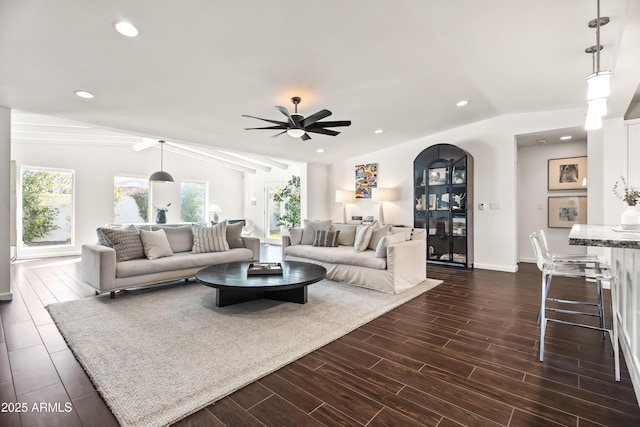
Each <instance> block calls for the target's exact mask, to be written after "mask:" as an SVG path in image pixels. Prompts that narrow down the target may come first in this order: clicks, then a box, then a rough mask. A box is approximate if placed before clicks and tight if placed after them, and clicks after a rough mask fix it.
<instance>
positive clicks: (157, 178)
mask: <svg viewBox="0 0 640 427" xmlns="http://www.w3.org/2000/svg"><path fill="white" fill-rule="evenodd" d="M158 142H159V143H160V170H159V171H157V172H154V173H152V174H151V176H150V177H149V182H157V183H165V182H173V177H172V176H171V174H169V173H168V172H165V171H164V141H158Z"/></svg>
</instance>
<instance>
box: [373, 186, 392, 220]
mask: <svg viewBox="0 0 640 427" xmlns="http://www.w3.org/2000/svg"><path fill="white" fill-rule="evenodd" d="M371 190H372V194H371V200H373V201H374V202H380V212H379V213H378V221H379V222H380V224H384V202H390V201H392V200H395V192H394V190H393V188H382V187H374V188H372V189H371Z"/></svg>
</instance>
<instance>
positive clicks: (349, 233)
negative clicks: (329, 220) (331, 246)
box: [331, 224, 357, 246]
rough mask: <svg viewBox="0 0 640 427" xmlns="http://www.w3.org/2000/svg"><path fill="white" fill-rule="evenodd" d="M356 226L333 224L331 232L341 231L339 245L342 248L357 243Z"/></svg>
mask: <svg viewBox="0 0 640 427" xmlns="http://www.w3.org/2000/svg"><path fill="white" fill-rule="evenodd" d="M356 227H357V226H356V225H355V224H331V230H333V231H339V232H340V235H339V236H338V244H339V245H342V246H353V243H354V242H355V241H356Z"/></svg>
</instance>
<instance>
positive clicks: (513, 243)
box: [328, 109, 584, 271]
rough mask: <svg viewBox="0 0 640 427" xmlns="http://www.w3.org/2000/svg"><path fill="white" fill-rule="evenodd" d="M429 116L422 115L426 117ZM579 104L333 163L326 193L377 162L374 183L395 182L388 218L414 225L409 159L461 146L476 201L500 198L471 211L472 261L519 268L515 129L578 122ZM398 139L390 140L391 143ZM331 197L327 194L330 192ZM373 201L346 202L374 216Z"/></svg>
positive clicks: (337, 213)
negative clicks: (470, 166)
mask: <svg viewBox="0 0 640 427" xmlns="http://www.w3.org/2000/svg"><path fill="white" fill-rule="evenodd" d="M427 119H428V118H425V120H427ZM583 123H584V111H583V109H572V110H561V111H546V112H539V113H527V114H515V115H507V116H500V117H496V118H493V119H489V120H484V121H480V122H477V123H472V124H470V125H466V126H462V127H459V128H455V129H450V130H447V131H444V132H441V133H439V134H434V135H430V136H427V137H424V138H421V139H418V140H415V141H411V142H407V143H405V144H401V145H394V146H392V148H388V149H385V150H380V151H376V152H364V153H363V154H362V155H360V156H358V157H354V158H351V159H347V160H345V161H343V162H340V163H337V164H336V165H334V167H333V168H332V171H331V172H332V176H333V177H332V179H330V180H329V193H330V195H331V194H333V191H334V190H335V189H337V188H344V189H349V188H353V185H354V180H355V178H354V166H355V165H356V164H361V163H378V185H380V186H381V187H395V188H396V189H397V190H399V191H398V193H399V198H398V200H397V201H395V202H390V203H387V204H386V205H385V219H386V221H387V222H389V223H394V224H404V225H409V226H411V225H413V205H414V201H413V187H412V180H413V160H414V159H415V157H416V156H417V155H418V154H419V153H420V152H421V151H422V150H424V149H425V148H427V147H429V146H431V145H434V144H439V143H449V144H454V145H457V146H459V147H460V148H463V149H465V150H466V151H468V152H469V153H470V154H471V155H472V156H473V157H474V167H475V175H474V182H475V183H474V200H475V203H476V206H477V205H478V203H485V204H486V205H487V206H489V204H490V203H500V204H501V206H502V209H500V210H490V209H487V210H484V211H480V210H478V209H476V210H475V212H474V221H475V224H474V231H475V236H474V245H475V246H474V255H475V263H474V264H475V267H477V268H487V269H493V270H502V271H516V270H517V262H518V259H517V253H518V243H517V235H518V232H517V208H518V207H517V203H516V191H517V179H518V177H517V168H516V160H517V150H516V144H515V135H519V134H525V133H532V132H537V131H542V130H549V129H560V128H565V127H573V126H581V125H582V124H583ZM395 143H396V142H391V143H390V145H391V144H395ZM328 197H329V196H328ZM377 207H378V206H377V204H376V203H374V202H371V201H369V200H359V201H356V202H355V203H353V204H352V205H351V206H348V209H349V210H348V215H352V214H353V213H354V212H357V213H358V214H362V215H373V216H377V211H378V210H377ZM331 215H332V219H334V220H339V219H340V218H341V206H340V204H338V203H333V209H331Z"/></svg>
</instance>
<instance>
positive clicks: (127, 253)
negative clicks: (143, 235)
mask: <svg viewBox="0 0 640 427" xmlns="http://www.w3.org/2000/svg"><path fill="white" fill-rule="evenodd" d="M102 232H103V233H104V235H105V237H106V238H107V240H108V241H109V242H111V244H112V245H113V246H112V247H113V249H114V250H115V251H116V262H120V261H127V260H130V259H137V258H144V247H143V246H142V240H141V239H140V231H138V229H137V228H136V226H135V225H130V226H128V227H125V228H103V229H102Z"/></svg>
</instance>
